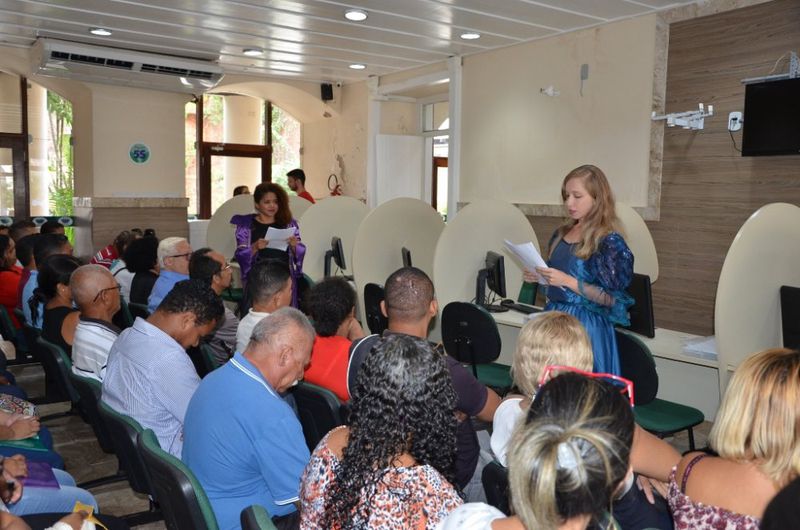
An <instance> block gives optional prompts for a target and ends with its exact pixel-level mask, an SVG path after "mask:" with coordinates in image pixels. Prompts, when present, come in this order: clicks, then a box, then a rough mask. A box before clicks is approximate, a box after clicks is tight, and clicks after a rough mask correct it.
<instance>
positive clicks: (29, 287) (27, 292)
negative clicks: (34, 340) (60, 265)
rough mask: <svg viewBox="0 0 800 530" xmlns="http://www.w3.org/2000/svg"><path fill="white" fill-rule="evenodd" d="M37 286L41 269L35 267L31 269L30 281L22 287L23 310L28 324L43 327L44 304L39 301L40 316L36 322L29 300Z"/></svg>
mask: <svg viewBox="0 0 800 530" xmlns="http://www.w3.org/2000/svg"><path fill="white" fill-rule="evenodd" d="M37 287H39V271H37V270H35V269H34V270H32V271H31V275H30V277H29V278H28V282H27V283H26V284H25V287H23V288H22V312H23V313H24V315H25V322H27V323H28V325H30V326H33V327H35V328H38V329H42V315H44V304H43V303H39V317H38V318H37V319H36V322H34V321H33V315H32V314H31V306H30V305H29V304H28V300H30V299H31V296H33V291H35V290H36V288H37Z"/></svg>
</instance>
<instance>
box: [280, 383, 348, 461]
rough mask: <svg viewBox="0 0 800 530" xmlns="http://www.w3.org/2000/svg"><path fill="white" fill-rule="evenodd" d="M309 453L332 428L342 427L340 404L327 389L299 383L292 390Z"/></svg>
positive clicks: (334, 395)
mask: <svg viewBox="0 0 800 530" xmlns="http://www.w3.org/2000/svg"><path fill="white" fill-rule="evenodd" d="M292 395H293V396H294V400H295V403H296V404H297V415H298V416H299V418H300V425H302V426H303V435H304V436H305V438H306V445H308V449H309V451H313V450H314V448H315V447H316V446H317V444H318V443H319V441H320V440H322V438H323V437H324V436H325V435H326V434H328V432H329V431H330V430H331V429H333V428H334V427H338V426H339V425H342V415H341V413H340V412H339V408H340V407H341V404H340V402H339V398H337V397H336V394H334V393H333V392H331V391H330V390H328V389H325V388H322V387H320V386H317V385H312V384H311V383H306V382H304V381H301V382H300V383H298V384H297V386H296V387H294V389H293V390H292Z"/></svg>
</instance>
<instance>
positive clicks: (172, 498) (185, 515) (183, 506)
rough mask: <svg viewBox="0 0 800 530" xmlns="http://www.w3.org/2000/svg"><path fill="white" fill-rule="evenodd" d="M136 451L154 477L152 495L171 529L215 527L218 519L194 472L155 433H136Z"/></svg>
mask: <svg viewBox="0 0 800 530" xmlns="http://www.w3.org/2000/svg"><path fill="white" fill-rule="evenodd" d="M137 446H138V448H139V452H140V453H141V455H142V458H143V459H144V463H145V465H146V466H147V471H148V473H150V476H151V477H152V478H153V485H154V486H155V492H154V493H155V497H156V499H157V500H158V503H159V504H160V505H161V510H162V512H163V513H164V522H165V523H166V524H167V528H169V529H170V530H218V529H219V526H218V524H217V518H216V517H215V516H214V510H213V509H212V508H211V503H210V502H209V500H208V496H206V492H205V490H203V487H202V486H201V485H200V482H199V481H198V480H197V478H196V477H195V476H194V473H192V471H191V470H190V469H189V468H188V467H186V465H185V464H184V463H183V462H181V461H180V460H179V459H177V458H175V457H174V456H172V455H171V454H169V453H167V452H166V451H164V450H163V449H161V446H160V445H159V443H158V439H157V438H156V435H155V433H154V432H153V431H152V430H150V429H147V430H145V431H143V432H141V433H139V437H138V440H137Z"/></svg>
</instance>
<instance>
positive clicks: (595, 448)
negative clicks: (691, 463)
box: [441, 373, 634, 530]
mask: <svg viewBox="0 0 800 530" xmlns="http://www.w3.org/2000/svg"><path fill="white" fill-rule="evenodd" d="M633 426H634V422H633V413H632V412H631V407H630V404H629V403H628V401H627V400H626V399H625V398H624V397H623V396H622V394H620V392H619V390H618V389H617V388H616V387H615V386H613V385H611V384H609V383H606V382H604V381H601V380H598V379H592V378H589V377H585V376H582V375H579V374H575V373H571V374H570V373H568V374H564V375H560V376H558V377H556V378H555V379H553V380H551V381H550V382H548V383H546V384H545V385H544V386H542V388H541V389H539V392H538V393H537V394H536V398H535V399H534V401H533V404H532V405H531V407H530V410H529V411H528V413H527V419H526V420H525V421H524V423H522V424H520V425H519V426H518V427H517V429H516V430H515V431H514V436H513V438H512V439H511V444H510V450H509V456H508V463H509V477H508V478H509V489H510V493H511V495H510V497H511V503H512V504H513V507H514V513H515V514H516V515H514V516H513V517H506V516H505V515H504V514H503V513H502V512H500V511H499V510H498V509H496V508H494V507H492V506H488V505H486V504H482V503H475V504H464V505H463V506H461V507H460V508H457V509H456V510H455V511H454V512H453V513H452V514H450V516H449V517H448V518H447V521H446V522H445V523H444V524H443V525H442V527H441V528H442V530H474V529H481V530H483V529H486V528H497V529H500V528H503V529H509V530H539V529H544V528H547V529H559V530H567V529H582V528H590V527H591V528H610V526H608V525H602V526H601V525H597V524H596V522H597V521H599V520H602V519H604V512H605V511H610V509H611V501H612V499H613V498H614V496H615V495H616V494H617V492H618V491H619V490H620V488H621V487H622V486H623V484H624V482H626V479H627V480H632V476H633V475H632V474H631V472H630V467H629V457H630V448H631V444H632V443H633ZM593 523H594V524H593ZM590 525H591V526H590Z"/></svg>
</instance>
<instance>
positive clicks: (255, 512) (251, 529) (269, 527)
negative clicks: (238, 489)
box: [239, 504, 278, 530]
mask: <svg viewBox="0 0 800 530" xmlns="http://www.w3.org/2000/svg"><path fill="white" fill-rule="evenodd" d="M239 522H240V523H241V524H242V530H278V527H277V526H275V524H274V523H273V522H272V519H271V518H270V516H269V513H268V512H267V509H266V508H264V507H263V506H261V505H259V504H254V505H252V506H248V507H247V508H245V509H244V510H242V514H241V516H240V517H239Z"/></svg>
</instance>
